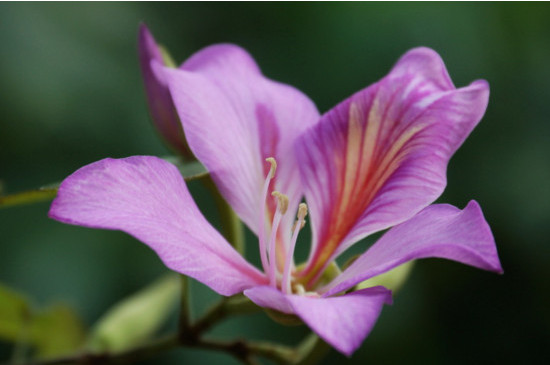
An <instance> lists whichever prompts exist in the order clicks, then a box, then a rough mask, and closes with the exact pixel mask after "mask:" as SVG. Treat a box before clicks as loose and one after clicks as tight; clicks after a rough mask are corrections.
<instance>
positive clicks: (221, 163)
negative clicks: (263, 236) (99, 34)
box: [165, 44, 319, 233]
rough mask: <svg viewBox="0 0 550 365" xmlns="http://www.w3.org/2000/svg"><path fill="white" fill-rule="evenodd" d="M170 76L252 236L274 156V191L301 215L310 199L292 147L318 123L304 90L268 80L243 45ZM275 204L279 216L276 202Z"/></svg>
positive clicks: (206, 53) (194, 144) (194, 141)
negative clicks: (303, 200)
mask: <svg viewBox="0 0 550 365" xmlns="http://www.w3.org/2000/svg"><path fill="white" fill-rule="evenodd" d="M165 75H166V78H167V80H168V82H169V86H170V90H171V93H172V97H173V99H174V102H175V104H176V108H177V110H178V113H179V116H180V119H181V121H182V123H183V127H184V130H185V133H186V135H187V140H188V142H189V145H190V147H191V149H192V150H193V152H194V154H195V155H196V156H197V158H198V159H199V160H200V161H201V162H202V163H203V164H204V165H205V166H206V167H207V169H208V170H209V171H210V173H211V175H212V178H213V179H214V181H215V183H216V185H217V186H218V188H219V190H220V192H221V193H222V195H223V196H224V198H225V199H226V200H227V201H228V202H229V203H230V204H231V206H232V207H233V209H234V210H235V211H236V212H237V214H238V215H239V216H240V217H241V219H242V220H243V221H244V222H245V223H246V224H247V225H248V226H249V227H250V228H251V229H252V231H254V232H256V233H257V232H258V227H259V224H260V219H259V218H260V217H261V215H260V214H261V209H260V207H261V202H262V186H263V183H264V180H265V177H266V176H267V173H268V171H269V164H268V163H266V162H265V159H266V158H267V157H275V158H276V159H277V161H278V163H279V164H278V166H279V168H278V170H277V174H276V177H275V182H274V187H275V189H276V190H279V191H281V192H282V193H284V194H286V195H288V196H289V198H290V201H291V206H290V208H289V209H292V210H295V209H296V207H297V204H298V203H299V199H300V197H301V195H302V192H301V188H300V177H299V172H298V170H297V166H296V158H295V156H294V153H293V152H294V151H293V147H292V146H293V143H294V140H295V138H296V137H297V136H298V135H299V134H300V133H302V131H304V130H305V129H306V128H307V127H309V126H310V125H312V124H314V123H315V122H317V121H318V119H319V114H318V112H317V109H316V108H315V105H314V104H313V103H312V102H311V101H310V100H309V99H308V98H307V97H306V96H305V95H304V94H302V93H301V92H300V91H298V90H296V89H294V88H292V87H290V86H287V85H283V84H280V83H277V82H274V81H271V80H269V79H267V78H265V77H264V76H263V75H262V74H261V72H260V70H259V68H258V66H257V65H256V63H255V62H254V60H253V59H252V57H251V56H250V55H249V54H248V53H247V52H246V51H245V50H243V49H241V48H239V47H237V46H235V45H229V44H220V45H214V46H210V47H207V48H205V49H203V50H201V51H199V52H197V53H196V54H194V55H193V56H192V57H191V58H190V59H188V60H187V61H186V62H185V63H184V64H183V66H182V68H181V69H180V70H173V69H165ZM269 202H270V203H269V204H270V206H269V208H270V212H271V213H273V212H274V210H275V201H274V200H273V202H272V201H271V199H270V200H269ZM289 216H292V214H290V215H289Z"/></svg>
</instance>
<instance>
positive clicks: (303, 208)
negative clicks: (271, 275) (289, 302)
mask: <svg viewBox="0 0 550 365" xmlns="http://www.w3.org/2000/svg"><path fill="white" fill-rule="evenodd" d="M306 215H307V205H306V204H305V203H300V205H299V206H298V220H297V221H296V223H295V224H294V228H293V232H292V240H291V241H290V246H289V247H288V252H287V255H286V261H285V267H284V272H283V281H282V282H281V289H282V290H283V292H284V293H285V294H290V293H291V292H292V290H291V288H290V268H291V267H292V265H293V261H294V259H293V257H294V249H295V248H296V241H297V240H298V233H299V232H300V230H301V229H302V228H303V227H304V225H305V223H306V222H305V218H306Z"/></svg>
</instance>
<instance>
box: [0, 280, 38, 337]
mask: <svg viewBox="0 0 550 365" xmlns="http://www.w3.org/2000/svg"><path fill="white" fill-rule="evenodd" d="M30 317H31V313H30V305H29V304H28V303H27V299H26V298H25V297H24V296H23V295H22V294H20V293H18V292H16V291H14V290H12V289H10V288H8V287H6V286H4V285H2V284H0V338H2V339H4V340H8V341H12V342H15V341H17V340H19V338H20V337H21V335H22V331H23V329H24V328H25V326H26V325H28V323H29V321H30V319H31V318H30Z"/></svg>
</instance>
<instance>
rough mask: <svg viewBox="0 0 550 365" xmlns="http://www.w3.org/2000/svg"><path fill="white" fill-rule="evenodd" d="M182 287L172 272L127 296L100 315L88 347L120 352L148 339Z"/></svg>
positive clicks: (99, 350)
mask: <svg viewBox="0 0 550 365" xmlns="http://www.w3.org/2000/svg"><path fill="white" fill-rule="evenodd" d="M179 291H180V279H179V277H178V275H176V274H170V275H167V276H165V277H163V278H161V279H160V280H158V281H156V282H154V283H153V284H151V285H149V286H147V287H146V288H144V289H142V290H140V291H139V292H137V293H135V294H134V295H132V296H130V297H129V298H126V299H124V300H123V301H121V302H120V303H118V304H116V305H115V306H114V307H113V308H111V309H110V310H109V311H108V312H107V313H105V314H104V315H103V316H102V317H101V318H100V319H99V321H98V322H97V324H96V325H95V328H94V330H93V331H92V333H91V335H90V337H89V339H88V343H87V347H88V348H89V349H90V350H92V351H95V352H107V351H108V352H119V351H123V350H126V349H128V348H130V347H133V346H136V345H138V344H140V343H141V342H143V341H145V340H146V339H148V338H149V337H150V336H151V335H153V334H154V333H155V332H156V331H157V330H158V329H159V327H160V326H161V325H162V324H163V322H164V321H165V320H166V319H167V318H168V316H169V315H170V314H171V311H172V309H173V308H174V306H175V304H176V303H177V300H178V298H179V294H180V293H179Z"/></svg>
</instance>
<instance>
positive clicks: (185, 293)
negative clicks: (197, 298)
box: [178, 275, 191, 338]
mask: <svg viewBox="0 0 550 365" xmlns="http://www.w3.org/2000/svg"><path fill="white" fill-rule="evenodd" d="M180 280H181V295H180V297H181V303H180V313H179V323H178V324H179V325H178V333H179V336H180V338H182V337H184V336H185V335H186V333H188V332H189V328H190V327H191V291H190V290H189V278H188V277H187V276H185V275H181V276H180Z"/></svg>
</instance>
